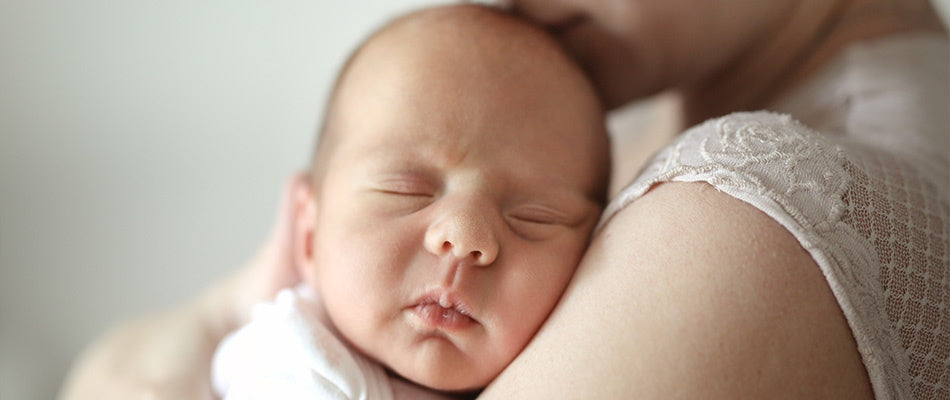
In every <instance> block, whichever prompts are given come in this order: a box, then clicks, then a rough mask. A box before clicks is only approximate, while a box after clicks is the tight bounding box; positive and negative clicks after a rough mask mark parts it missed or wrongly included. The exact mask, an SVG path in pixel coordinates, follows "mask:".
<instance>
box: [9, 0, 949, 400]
mask: <svg viewBox="0 0 950 400" xmlns="http://www.w3.org/2000/svg"><path fill="white" fill-rule="evenodd" d="M433 3H434V2H433V1H422V0H415V1H401V0H372V1H369V0H366V1H358V2H357V1H347V2H344V1H328V0H275V1H269V2H262V1H251V0H232V1H221V0H207V1H184V0H166V1H143V0H126V1H106V0H74V1H65V0H62V1H48V0H35V1H13V0H0V399H2V400H18V399H48V398H53V397H55V395H56V393H57V392H58V390H59V386H60V383H61V380H62V378H63V376H64V374H65V373H66V371H67V369H68V366H69V363H70V362H71V361H72V359H73V358H74V357H75V356H76V355H77V354H78V352H79V351H80V350H81V349H82V347H83V346H84V345H85V344H87V343H88V342H89V341H90V340H92V339H93V338H94V337H95V336H96V335H97V334H98V333H100V332H101V331H102V330H104V329H105V328H106V327H107V326H109V325H111V324H113V323H115V322H117V321H119V320H122V319H126V318H129V317H132V316H136V315H140V314H142V313H144V312H149V311H153V310H157V309H160V308H163V307H167V306H169V305H172V304H175V303H179V302H182V301H185V300H186V299H188V298H190V297H191V296H194V295H195V294H196V293H198V292H199V291H200V290H201V289H202V288H203V287H205V286H206V285H208V284H209V283H210V282H212V281H213V280H214V279H215V278H217V277H220V276H222V275H224V274H226V273H228V272H229V271H231V270H232V269H233V268H234V267H235V266H237V265H239V264H241V263H242V262H243V261H244V260H246V259H247V258H248V257H250V255H251V254H252V253H253V252H254V251H255V249H256V246H257V245H258V244H259V243H260V242H261V241H262V239H263V238H264V235H265V233H266V232H267V231H268V228H269V225H270V223H271V218H272V215H273V210H274V207H275V205H276V202H277V195H278V190H279V188H280V186H281V183H282V181H283V180H284V179H285V178H286V177H287V176H288V175H289V174H290V173H291V172H292V171H294V170H296V169H298V168H300V167H302V166H303V165H305V162H306V158H307V156H308V155H309V153H310V148H311V145H312V141H313V134H314V131H315V128H316V125H317V121H318V119H319V115H320V111H321V110H322V105H323V102H324V98H325V95H326V93H327V92H328V90H329V85H330V83H331V80H332V79H333V76H334V74H335V72H336V70H337V68H338V67H339V65H340V64H341V63H342V61H343V59H344V58H345V56H346V54H347V53H348V52H349V51H350V50H351V49H352V48H353V47H354V46H355V45H356V43H357V42H358V41H359V40H360V39H361V38H362V37H364V36H365V35H366V34H367V33H368V32H369V31H371V30H372V29H373V28H374V27H376V26H378V25H379V24H380V23H382V21H384V20H385V19H387V18H389V17H391V16H393V15H396V14H399V13H402V12H403V11H406V10H408V9H411V8H414V7H418V6H420V5H425V4H433ZM937 3H938V5H939V6H940V8H941V9H942V10H943V11H945V14H946V11H947V10H948V9H950V4H948V3H950V1H948V0H937ZM623 120H624V121H625V123H627V124H631V125H636V124H638V123H640V119H639V118H637V117H633V118H630V117H629V116H628V117H627V118H624V119H623Z"/></svg>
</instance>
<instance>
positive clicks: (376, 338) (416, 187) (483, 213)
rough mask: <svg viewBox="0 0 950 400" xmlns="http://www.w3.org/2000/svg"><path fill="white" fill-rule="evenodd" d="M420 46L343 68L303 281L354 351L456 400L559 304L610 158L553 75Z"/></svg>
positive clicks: (581, 92) (576, 93)
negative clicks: (310, 258) (459, 392)
mask: <svg viewBox="0 0 950 400" xmlns="http://www.w3.org/2000/svg"><path fill="white" fill-rule="evenodd" d="M430 39H431V40H432V41H433V42H435V43H427V42H419V41H418V40H417V41H415V42H413V43H415V44H416V45H418V48H420V49H423V51H413V50H412V49H409V50H407V49H406V48H404V47H400V46H398V45H396V44H394V43H393V42H392V41H386V40H385V39H380V40H379V42H378V43H377V44H379V45H381V46H375V47H371V48H367V51H366V52H365V53H366V54H364V55H362V56H361V58H360V60H359V61H358V62H356V63H355V64H354V65H353V66H352V67H351V72H350V74H349V77H348V78H347V81H346V83H345V86H344V87H343V89H342V90H341V92H340V93H339V94H338V96H339V97H338V99H337V102H338V103H337V104H338V107H336V110H335V111H334V112H335V115H334V123H333V129H334V130H335V132H336V134H337V135H339V141H338V143H336V145H335V146H336V147H335V148H334V151H333V154H332V156H331V158H330V159H329V161H328V164H327V168H326V173H325V175H324V178H323V181H322V182H323V183H322V185H321V187H320V188H318V190H317V194H316V200H315V207H316V208H315V210H316V218H315V229H314V236H313V242H312V243H313V245H314V247H313V251H314V257H315V258H314V261H313V265H312V269H313V271H312V274H309V279H308V281H309V283H310V284H311V285H313V286H314V287H315V288H316V289H317V291H318V292H319V293H321V295H322V297H323V301H324V303H325V305H326V307H327V312H328V314H329V316H330V318H331V320H332V322H333V324H334V325H335V327H336V328H337V329H338V330H339V331H340V332H341V333H342V335H343V336H344V337H345V338H346V339H347V340H348V341H349V342H350V343H351V344H352V345H354V346H355V347H357V348H358V349H360V350H361V351H363V352H364V353H366V354H368V355H369V356H371V357H373V358H375V359H377V360H378V361H380V362H382V363H383V364H385V365H386V366H388V367H389V368H391V369H392V370H393V371H395V372H396V373H398V374H399V375H402V376H404V377H406V378H408V379H410V380H413V381H415V382H417V383H420V384H423V385H426V386H429V387H433V388H437V389H443V390H467V389H473V388H478V387H481V386H484V385H486V384H487V383H488V382H489V381H490V380H491V379H493V378H494V377H495V376H496V375H497V374H498V373H499V372H501V370H502V369H504V367H505V366H506V365H507V364H508V363H509V362H510V361H511V360H512V359H513V358H514V357H515V356H516V355H517V354H518V353H519V352H520V351H521V350H522V349H523V347H524V346H525V345H526V344H527V343H528V341H529V340H530V339H531V337H532V336H533V335H534V333H535V332H536V330H537V329H538V327H539V326H540V325H541V323H542V322H543V321H544V319H545V318H546V317H547V315H548V314H549V312H550V311H551V309H552V308H553V307H554V305H555V303H556V302H557V300H558V298H559V296H560V295H561V293H562V292H563V290H564V288H565V286H566V285H567V283H568V281H569V280H570V278H571V275H572V273H573V272H574V269H575V266H576V265H577V264H578V262H579V259H580V257H581V255H582V254H583V251H584V248H585V246H586V243H587V241H588V238H589V235H590V233H591V230H592V229H593V226H594V224H595V223H596V221H597V218H598V216H599V212H600V206H599V205H598V202H597V201H596V198H597V195H598V191H599V190H601V189H602V182H603V178H602V177H603V175H604V174H605V173H606V171H605V170H604V169H603V168H602V166H603V160H604V157H606V151H607V150H606V142H605V138H604V137H603V136H604V133H603V126H602V122H601V121H602V115H601V113H600V112H599V110H598V107H597V103H596V100H595V99H594V98H593V95H592V93H591V92H590V91H589V89H588V88H587V87H586V86H584V84H583V83H582V81H580V79H581V78H580V77H579V76H572V75H570V74H568V73H567V71H569V70H568V69H567V67H565V66H563V65H560V66H556V67H552V63H555V64H556V62H560V63H561V64H563V63H564V61H563V60H555V61H556V62H555V61H551V60H544V59H543V58H541V59H527V60H524V59H517V60H515V61H514V62H513V63H510V62H507V61H504V62H503V61H502V60H504V59H505V58H511V59H515V57H519V56H520V57H522V58H524V57H523V55H519V54H517V52H512V51H510V50H512V49H508V52H507V53H506V52H504V51H501V52H498V53H497V54H495V53H491V52H489V53H484V54H481V53H480V52H483V50H484V49H481V50H479V49H473V48H471V47H465V46H454V45H445V43H444V42H446V41H445V40H442V39H440V38H430ZM401 42H402V43H404V41H401ZM387 46H388V47H389V48H387ZM508 47H512V46H508ZM524 51H525V52H527V53H532V49H530V48H528V49H524ZM474 53H479V54H474ZM533 53H537V51H534V52H533ZM549 53H550V51H548V53H545V52H541V55H542V56H543V55H548V56H550V54H549ZM492 54H495V55H497V56H498V57H499V58H497V59H495V58H493V56H491V55H492ZM486 58H487V59H486ZM574 73H575V74H576V72H574ZM305 275H307V274H305Z"/></svg>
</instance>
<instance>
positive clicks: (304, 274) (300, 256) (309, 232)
mask: <svg viewBox="0 0 950 400" xmlns="http://www.w3.org/2000/svg"><path fill="white" fill-rule="evenodd" d="M291 196H293V207H294V221H293V224H294V227H293V238H292V239H291V240H292V241H293V246H292V247H293V254H292V255H291V256H292V260H293V263H294V268H296V269H297V272H298V273H299V274H300V277H301V278H303V281H304V283H308V284H310V283H312V282H314V277H313V273H314V263H315V260H316V257H315V256H314V243H313V239H314V237H315V236H316V235H315V232H316V227H317V199H316V195H315V193H314V190H313V185H312V184H311V183H310V180H309V179H307V180H305V181H304V182H302V183H300V184H298V185H295V187H294V188H293V193H291Z"/></svg>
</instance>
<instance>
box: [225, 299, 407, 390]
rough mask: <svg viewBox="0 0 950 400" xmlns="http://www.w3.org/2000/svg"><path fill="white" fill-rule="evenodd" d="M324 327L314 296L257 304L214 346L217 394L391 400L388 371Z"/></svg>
mask: <svg viewBox="0 0 950 400" xmlns="http://www.w3.org/2000/svg"><path fill="white" fill-rule="evenodd" d="M326 322H327V319H326V316H325V314H324V313H323V311H322V308H321V307H320V306H319V301H318V299H317V296H315V295H314V294H313V293H312V292H310V291H308V290H306V289H285V290H283V291H281V292H280V293H279V294H278V295H277V297H276V299H275V300H274V301H273V302H268V303H262V304H258V305H257V306H256V307H255V308H254V311H253V317H252V321H251V322H250V323H249V324H248V325H245V326H244V327H242V328H241V329H239V330H238V331H235V332H234V333H232V334H231V335H229V336H228V337H226V338H225V339H224V340H223V341H222V342H221V344H220V345H219V346H218V349H217V352H216V353H215V356H214V360H213V362H212V384H213V386H214V389H215V391H216V393H217V394H218V395H219V396H221V397H222V398H224V399H226V400H241V399H346V400H357V399H372V400H389V399H393V398H394V396H393V387H392V384H391V382H390V379H392V378H390V377H388V376H387V374H386V371H385V370H384V369H383V368H382V367H381V366H380V365H378V364H377V363H375V362H373V361H372V360H369V359H368V358H366V357H365V356H363V355H361V354H359V353H358V352H356V351H355V350H353V349H351V348H350V347H348V346H347V345H346V344H345V343H344V342H343V341H341V340H340V339H339V338H338V337H337V336H336V335H334V334H333V332H331V330H330V329H329V328H328V327H327V326H328V325H327V323H326ZM402 386H403V385H400V389H403V388H402ZM420 390H423V389H421V388H420ZM400 392H401V393H402V392H403V390H400Z"/></svg>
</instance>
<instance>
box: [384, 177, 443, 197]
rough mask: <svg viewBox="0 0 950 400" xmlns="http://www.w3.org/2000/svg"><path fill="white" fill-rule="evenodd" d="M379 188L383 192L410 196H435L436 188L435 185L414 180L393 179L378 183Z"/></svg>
mask: <svg viewBox="0 0 950 400" xmlns="http://www.w3.org/2000/svg"><path fill="white" fill-rule="evenodd" d="M377 190H379V191H380V192H383V193H390V194H400V195H408V196H427V197H428V196H434V195H435V192H436V189H435V187H433V185H430V184H428V183H425V182H417V181H414V180H405V179H392V180H384V181H382V182H380V183H379V184H378V187H377Z"/></svg>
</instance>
